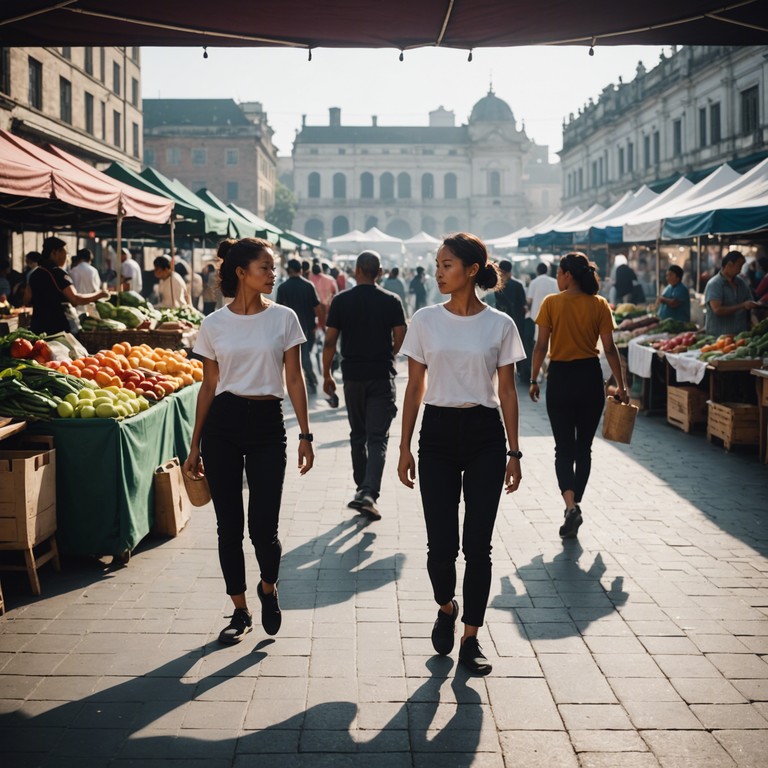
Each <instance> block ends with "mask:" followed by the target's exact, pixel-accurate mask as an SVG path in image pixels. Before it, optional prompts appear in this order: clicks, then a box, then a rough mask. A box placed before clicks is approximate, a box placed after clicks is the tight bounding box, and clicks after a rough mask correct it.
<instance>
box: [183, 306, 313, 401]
mask: <svg viewBox="0 0 768 768" xmlns="http://www.w3.org/2000/svg"><path fill="white" fill-rule="evenodd" d="M305 341H306V337H305V336H304V334H303V333H302V331H301V326H300V325H299V319H298V317H296V313H295V312H294V311H293V310H292V309H289V308H288V307H284V306H281V305H280V304H274V303H273V304H270V305H269V306H268V307H267V308H266V309H265V310H263V311H262V312H259V313H258V314H256V315H236V314H235V313H234V312H232V311H231V310H230V309H229V307H222V308H221V309H217V310H216V311H215V312H213V313H212V314H210V315H208V317H206V318H205V320H203V324H202V325H201V326H200V332H199V333H198V334H197V340H196V341H195V348H194V351H195V352H197V354H199V355H202V356H203V357H207V358H208V359H209V360H215V361H216V362H217V363H218V364H219V383H218V384H217V385H216V394H217V395H220V394H221V393H222V392H231V393H232V394H233V395H239V396H241V397H252V396H255V395H273V396H274V397H280V398H282V397H284V396H285V389H284V386H283V355H284V353H285V352H286V351H287V350H289V349H291V348H292V347H295V346H296V345H297V344H302V343H303V342H305Z"/></svg>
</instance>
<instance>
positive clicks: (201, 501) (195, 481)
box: [181, 472, 211, 507]
mask: <svg viewBox="0 0 768 768" xmlns="http://www.w3.org/2000/svg"><path fill="white" fill-rule="evenodd" d="M181 475H182V477H183V479H184V487H185V489H186V491H187V496H188V497H189V503H190V504H191V505H192V506H193V507H204V506H205V505H206V504H207V503H208V502H209V501H210V500H211V489H210V488H209V487H208V479H207V478H206V476H205V475H199V476H197V477H190V476H189V475H188V474H187V473H186V472H182V473H181Z"/></svg>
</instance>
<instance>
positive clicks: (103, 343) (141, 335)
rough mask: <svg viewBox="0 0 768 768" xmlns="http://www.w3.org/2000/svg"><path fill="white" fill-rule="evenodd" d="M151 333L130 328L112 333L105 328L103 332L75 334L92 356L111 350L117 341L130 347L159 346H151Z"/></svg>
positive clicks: (112, 331)
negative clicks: (104, 350) (136, 345)
mask: <svg viewBox="0 0 768 768" xmlns="http://www.w3.org/2000/svg"><path fill="white" fill-rule="evenodd" d="M151 333H152V332H151V331H148V330H141V331H139V330H136V329H132V328H129V329H126V330H124V331H114V330H112V329H107V328H105V329H104V330H96V331H80V333H78V334H77V338H78V340H79V341H80V343H81V344H82V345H83V346H84V347H85V348H86V349H87V350H88V352H90V353H91V354H94V353H95V352H98V351H99V350H101V349H111V348H112V345H113V344H116V343H117V342H119V341H120V342H122V341H127V342H128V343H129V344H131V345H135V344H149V345H150V346H160V345H158V344H154V345H153V344H152V341H151V339H150V334H151Z"/></svg>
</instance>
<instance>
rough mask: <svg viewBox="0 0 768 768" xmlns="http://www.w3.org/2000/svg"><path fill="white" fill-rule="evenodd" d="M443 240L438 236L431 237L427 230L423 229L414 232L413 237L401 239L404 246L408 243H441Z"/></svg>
mask: <svg viewBox="0 0 768 768" xmlns="http://www.w3.org/2000/svg"><path fill="white" fill-rule="evenodd" d="M442 242H443V241H442V240H441V239H440V238H439V237H432V235H430V234H429V233H428V232H425V231H424V230H423V229H422V230H421V232H419V233H418V234H415V235H414V236H413V237H409V238H408V239H407V240H403V245H405V246H406V247H407V246H409V245H414V246H424V245H426V246H433V245H438V244H439V243H442Z"/></svg>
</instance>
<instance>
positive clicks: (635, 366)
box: [627, 333, 669, 379]
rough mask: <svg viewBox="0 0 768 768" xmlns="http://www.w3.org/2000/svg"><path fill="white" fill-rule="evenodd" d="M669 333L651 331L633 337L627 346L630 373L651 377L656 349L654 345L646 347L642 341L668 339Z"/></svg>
mask: <svg viewBox="0 0 768 768" xmlns="http://www.w3.org/2000/svg"><path fill="white" fill-rule="evenodd" d="M668 338H669V334H667V333H650V334H646V335H645V336H638V337H637V338H635V339H631V340H630V342H629V346H628V347H627V368H629V372H630V373H634V374H635V376H640V377H641V378H643V379H650V378H651V366H652V365H653V357H654V355H655V354H656V350H655V349H654V348H653V347H644V346H642V344H641V343H640V342H642V341H655V340H656V339H668Z"/></svg>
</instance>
